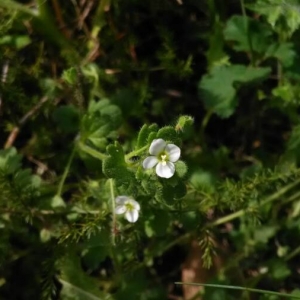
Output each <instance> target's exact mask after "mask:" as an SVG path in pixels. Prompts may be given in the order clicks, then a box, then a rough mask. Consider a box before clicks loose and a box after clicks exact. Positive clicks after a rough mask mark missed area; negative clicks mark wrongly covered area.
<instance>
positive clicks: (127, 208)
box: [125, 202, 134, 211]
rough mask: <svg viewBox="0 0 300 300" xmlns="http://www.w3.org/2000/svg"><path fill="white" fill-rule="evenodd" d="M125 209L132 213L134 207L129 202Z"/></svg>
mask: <svg viewBox="0 0 300 300" xmlns="http://www.w3.org/2000/svg"><path fill="white" fill-rule="evenodd" d="M125 207H126V210H127V211H133V210H134V205H133V204H132V203H130V202H127V203H125Z"/></svg>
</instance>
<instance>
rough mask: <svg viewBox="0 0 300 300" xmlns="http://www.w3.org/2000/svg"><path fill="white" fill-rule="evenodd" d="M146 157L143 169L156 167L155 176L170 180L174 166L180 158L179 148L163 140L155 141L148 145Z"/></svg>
mask: <svg viewBox="0 0 300 300" xmlns="http://www.w3.org/2000/svg"><path fill="white" fill-rule="evenodd" d="M149 153H150V154H151V156H148V157H147V158H146V159H145V160H144V161H143V167H144V168H145V169H151V168H153V167H155V166H156V169H155V170H156V174H157V175H158V176H159V177H163V178H170V177H172V176H173V175H174V173H175V165H174V162H176V161H177V160H178V159H179V157H180V148H179V147H177V146H176V145H174V144H167V143H166V142H165V141H164V140H163V139H156V140H153V142H152V143H151V145H150V148H149Z"/></svg>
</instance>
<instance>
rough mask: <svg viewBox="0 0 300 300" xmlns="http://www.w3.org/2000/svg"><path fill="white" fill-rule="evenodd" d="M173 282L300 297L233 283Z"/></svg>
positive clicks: (294, 297)
mask: <svg viewBox="0 0 300 300" xmlns="http://www.w3.org/2000/svg"><path fill="white" fill-rule="evenodd" d="M175 284H180V285H196V286H204V287H212V288H222V289H229V290H241V291H248V292H253V293H261V294H268V295H275V296H280V297H287V298H293V299H300V297H299V296H294V295H290V294H285V293H279V292H273V291H268V290H261V289H253V288H248V287H243V286H234V285H222V284H206V283H193V282H175Z"/></svg>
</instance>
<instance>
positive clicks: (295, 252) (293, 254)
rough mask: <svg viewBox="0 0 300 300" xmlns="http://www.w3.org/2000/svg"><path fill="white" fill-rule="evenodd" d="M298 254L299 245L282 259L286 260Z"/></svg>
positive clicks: (299, 251)
mask: <svg viewBox="0 0 300 300" xmlns="http://www.w3.org/2000/svg"><path fill="white" fill-rule="evenodd" d="M298 254H300V246H299V247H297V248H296V249H294V250H293V251H292V252H291V253H290V254H289V255H287V256H286V257H285V259H284V260H285V261H288V260H290V259H292V258H294V257H295V256H297V255H298Z"/></svg>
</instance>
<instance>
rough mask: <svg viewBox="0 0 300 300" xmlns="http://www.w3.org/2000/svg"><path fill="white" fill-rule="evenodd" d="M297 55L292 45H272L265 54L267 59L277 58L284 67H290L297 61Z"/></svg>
mask: <svg viewBox="0 0 300 300" xmlns="http://www.w3.org/2000/svg"><path fill="white" fill-rule="evenodd" d="M296 56H297V53H296V51H295V50H294V44H292V43H280V44H271V45H270V46H269V47H268V49H267V50H266V53H265V58H268V57H275V58H277V59H278V60H279V61H280V62H281V63H282V65H283V66H284V67H290V66H292V65H293V64H294V62H295V60H296Z"/></svg>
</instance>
